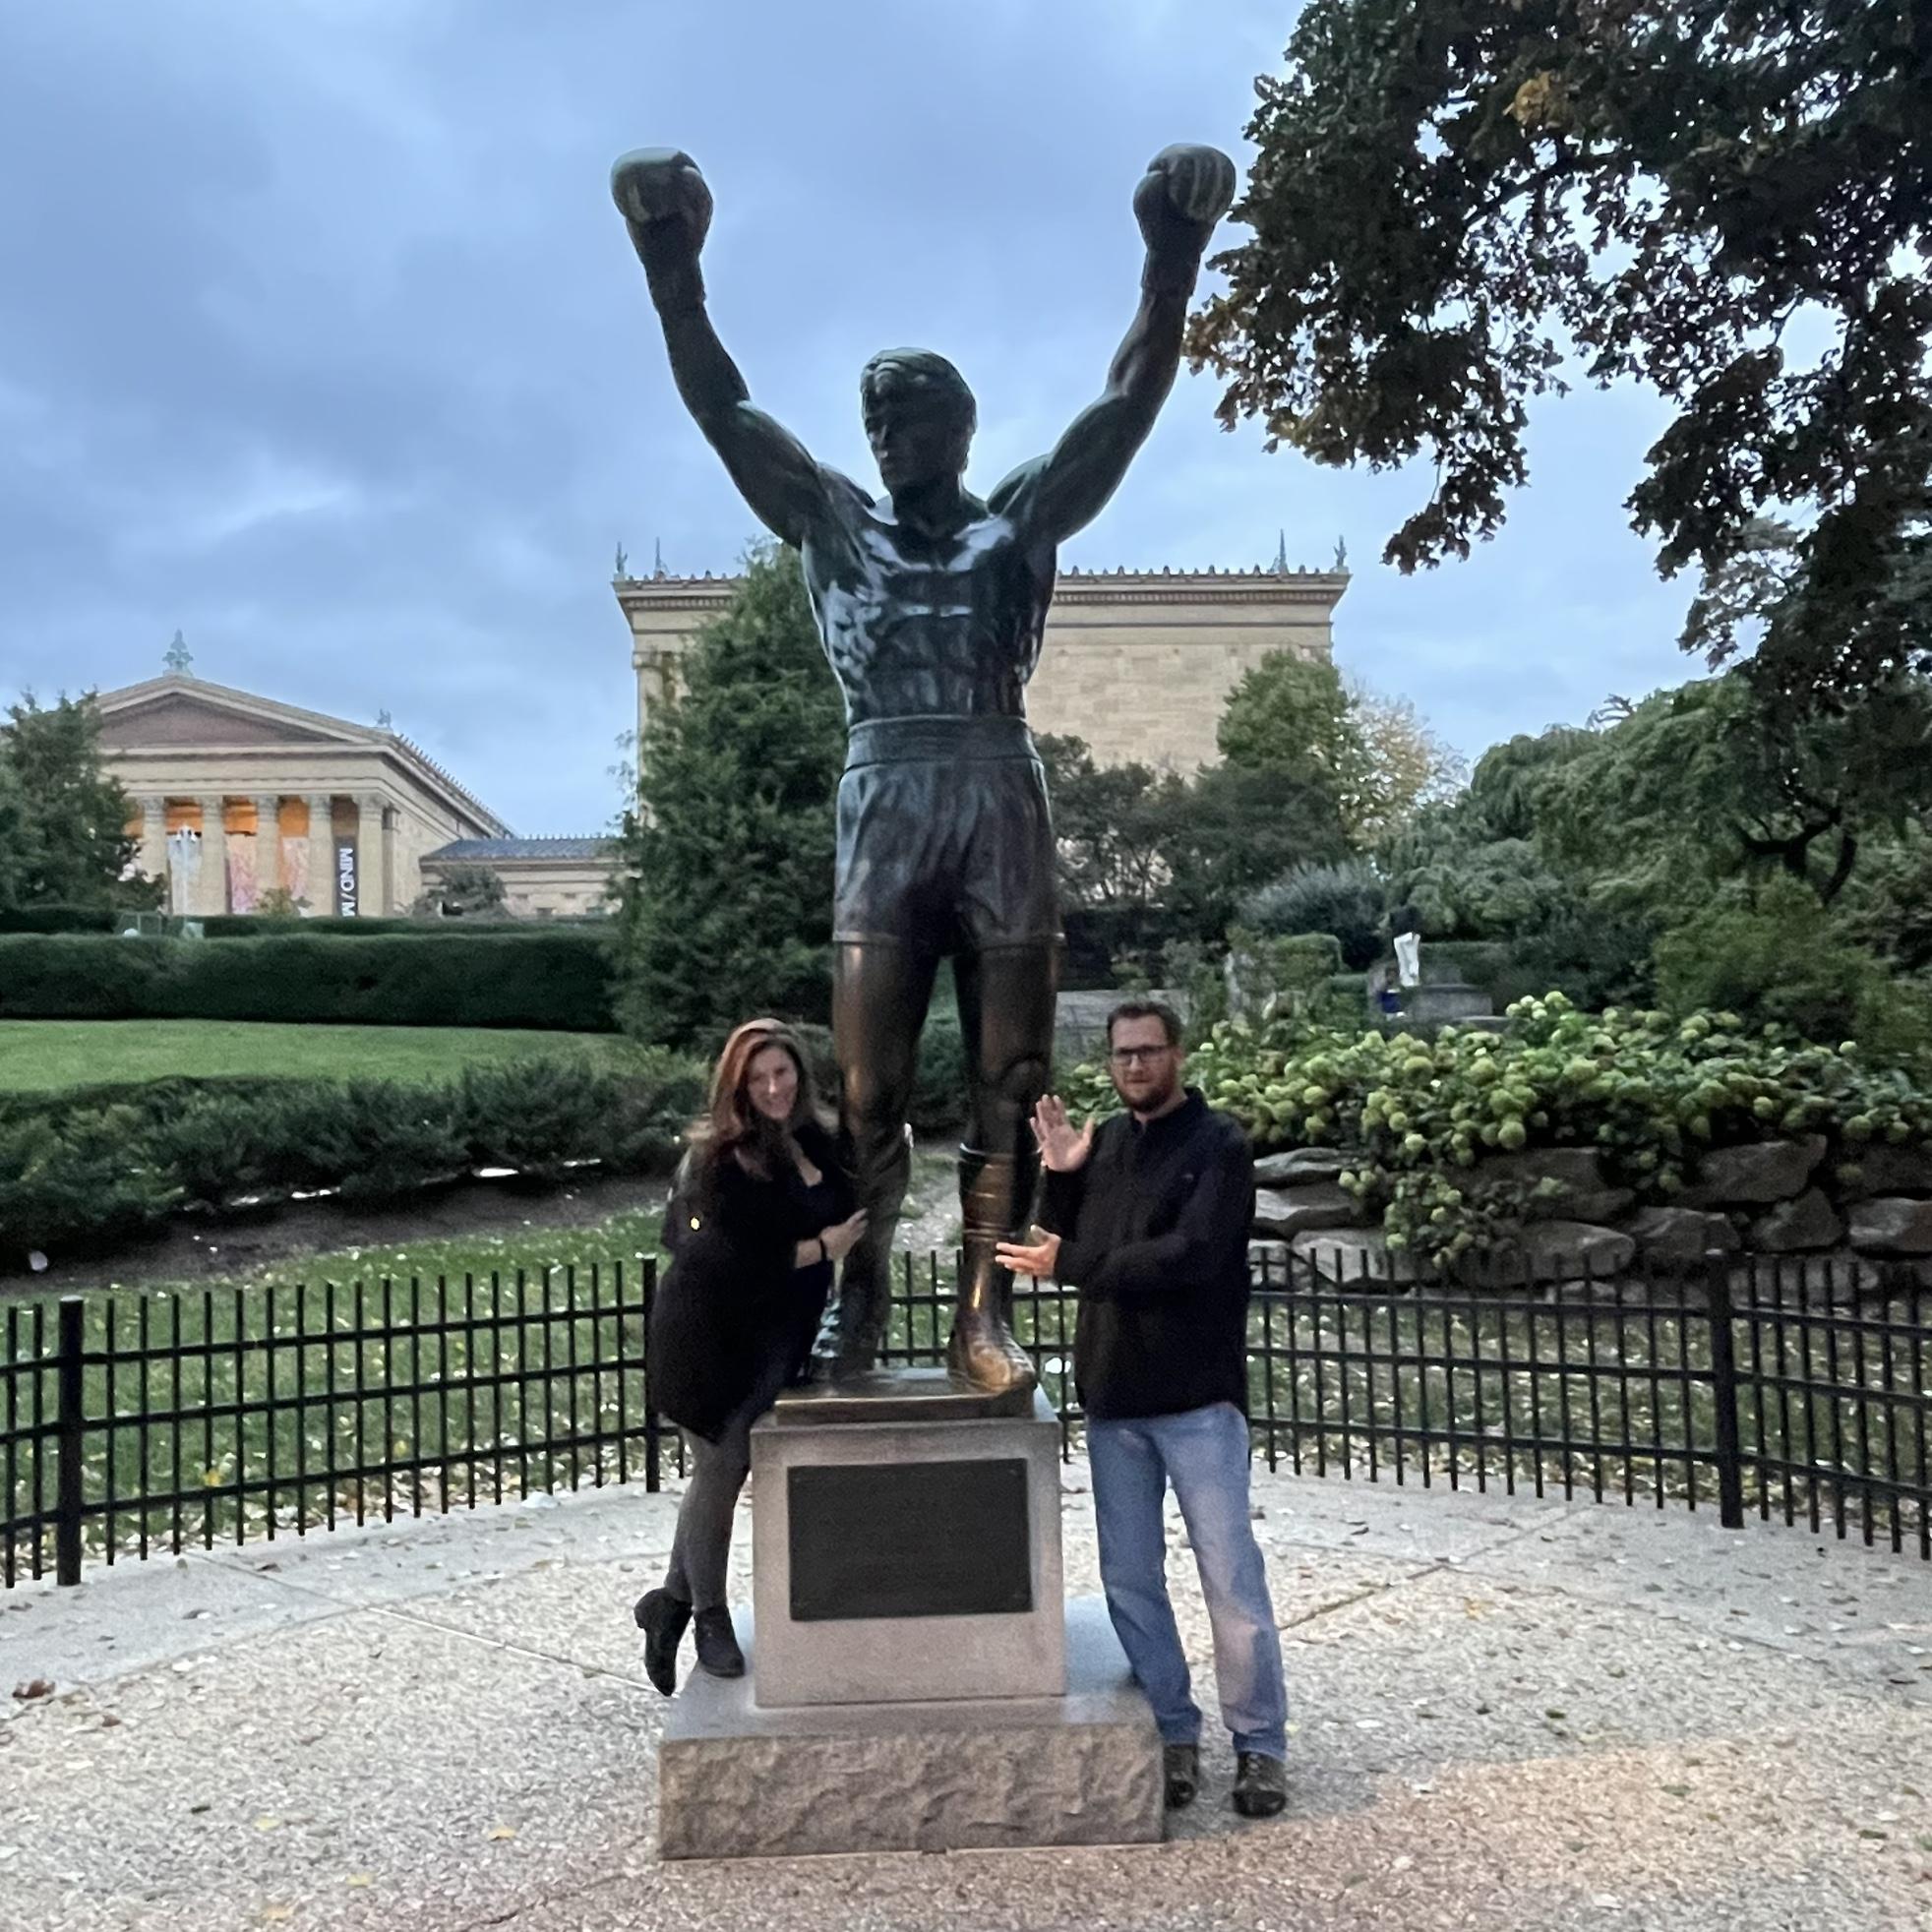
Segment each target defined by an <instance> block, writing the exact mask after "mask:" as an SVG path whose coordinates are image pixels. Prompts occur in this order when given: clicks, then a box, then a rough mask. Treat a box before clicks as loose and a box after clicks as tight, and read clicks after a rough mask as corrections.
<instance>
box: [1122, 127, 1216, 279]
mask: <svg viewBox="0 0 1932 1932" xmlns="http://www.w3.org/2000/svg"><path fill="white" fill-rule="evenodd" d="M1234 203H1235V164H1234V162H1233V161H1231V160H1230V159H1229V158H1228V156H1227V155H1226V154H1224V153H1223V152H1222V151H1221V150H1220V149H1219V148H1199V147H1193V146H1190V145H1182V146H1179V147H1175V148H1163V149H1162V150H1161V151H1160V152H1159V153H1158V154H1156V155H1155V156H1154V158H1153V159H1152V160H1151V161H1149V162H1148V164H1147V172H1146V173H1145V174H1144V175H1142V176H1141V178H1140V185H1139V186H1138V187H1137V188H1136V189H1135V190H1134V192H1133V211H1134V218H1135V219H1136V220H1138V221H1139V223H1140V232H1141V234H1142V236H1143V237H1144V238H1145V240H1146V242H1147V246H1148V247H1149V248H1150V249H1152V250H1153V251H1154V252H1155V253H1156V254H1161V255H1181V254H1192V255H1194V256H1199V255H1200V254H1201V253H1202V252H1203V250H1205V249H1206V247H1207V245H1208V237H1209V236H1210V235H1212V234H1213V232H1214V224H1215V223H1216V222H1217V221H1219V220H1220V219H1221V217H1222V216H1223V215H1224V214H1226V213H1227V212H1228V211H1229V209H1231V208H1232V207H1233V206H1234Z"/></svg>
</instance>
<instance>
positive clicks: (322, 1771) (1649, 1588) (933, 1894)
mask: <svg viewBox="0 0 1932 1932" xmlns="http://www.w3.org/2000/svg"><path fill="white" fill-rule="evenodd" d="M1066 1477H1067V1489H1068V1493H1067V1497H1066V1527H1067V1568H1068V1573H1069V1578H1070V1585H1071V1588H1073V1589H1074V1590H1076V1591H1090V1590H1093V1589H1095V1588H1096V1587H1097V1586H1096V1577H1095V1567H1094V1554H1093V1533H1092V1520H1091V1513H1090V1510H1089V1508H1088V1503H1087V1498H1086V1496H1085V1495H1084V1494H1083V1493H1082V1492H1081V1489H1080V1486H1079V1485H1080V1483H1081V1482H1082V1481H1083V1479H1084V1472H1083V1471H1082V1470H1080V1469H1079V1468H1078V1467H1077V1466H1076V1467H1074V1468H1072V1469H1069V1470H1068V1471H1067V1473H1066ZM1256 1502H1257V1508H1258V1509H1259V1510H1260V1511H1261V1512H1262V1514H1261V1521H1260V1523H1259V1528H1260V1531H1261V1533H1262V1535H1263V1536H1264V1538H1265V1539H1266V1541H1267V1544H1268V1550H1269V1558H1270V1567H1271V1573H1272V1576H1273V1579H1274V1585H1275V1592H1276V1603H1277V1607H1278V1610H1279V1613H1280V1617H1281V1622H1282V1628H1283V1633H1284V1638H1285V1641H1286V1643H1287V1644H1288V1646H1289V1650H1288V1663H1289V1671H1290V1686H1291V1692H1292V1694H1293V1696H1294V1698H1295V1700H1296V1704H1297V1717H1298V1724H1297V1727H1296V1734H1295V1736H1294V1737H1293V1739H1292V1740H1291V1741H1292V1747H1293V1753H1294V1798H1293V1802H1292V1803H1291V1805H1290V1808H1289V1811H1288V1813H1287V1814H1286V1816H1284V1817H1283V1818H1281V1819H1278V1820H1275V1821H1272V1822H1270V1823H1268V1824H1266V1825H1261V1826H1252V1825H1243V1824H1241V1823H1240V1822H1239V1821H1238V1820H1237V1819H1236V1818H1235V1817H1234V1815H1233V1814H1232V1812H1231V1811H1230V1810H1229V1809H1228V1807H1227V1805H1226V1802H1225V1788H1226V1781H1227V1778H1228V1775H1229V1772H1230V1769H1231V1768H1230V1766H1229V1764H1228V1762H1227V1758H1226V1754H1225V1751H1223V1752H1221V1753H1219V1754H1216V1755H1215V1756H1214V1758H1213V1759H1212V1761H1211V1762H1210V1765H1209V1788H1208V1791H1207V1793H1206V1795H1205V1796H1204V1798H1203V1801H1202V1802H1201V1803H1200V1804H1199V1805H1197V1806H1196V1808H1195V1809H1194V1811H1192V1812H1191V1813H1188V1814H1185V1815H1184V1817H1183V1818H1182V1819H1181V1821H1180V1822H1179V1824H1178V1827H1177V1830H1176V1833H1175V1836H1174V1838H1173V1840H1172V1841H1170V1842H1169V1843H1167V1844H1165V1845H1162V1846H1158V1847H1141V1848H1137V1849H1132V1850H1107V1851H1079V1852H1064V1851H1036V1852H972V1853H950V1854H946V1855H943V1856H919V1855H912V1854H907V1855H899V1856H891V1857H868V1858H821V1859H811V1860H800V1861H788V1862H774V1861H753V1862H749V1863H741V1864H731V1865H722V1864H719V1865H690V1866H670V1867H666V1866H660V1865H659V1864H657V1863H656V1861H655V1860H654V1858H653V1856H652V1851H651V1843H652V1826H653V1807H654V1802H655V1796H654V1777H653V1762H654V1760H653V1752H654V1746H655V1743H656V1739H657V1735H658V1730H659V1724H660V1721H661V1717H662V1711H663V1706H662V1705H661V1704H660V1702H659V1701H658V1699H657V1698H656V1697H655V1695H654V1694H653V1693H652V1692H651V1690H650V1689H649V1687H648V1686H647V1685H646V1683H645V1682H644V1679H643V1674H642V1671H641V1669H640V1668H639V1664H638V1660H637V1657H636V1650H635V1633H634V1631H633V1630H632V1628H631V1626H630V1622H629V1617H628V1609H629V1605H630V1602H631V1600H633V1598H634V1597H635V1596H636V1595H637V1593H638V1592H639V1591H640V1590H641V1589H642V1588H643V1587H644V1586H645V1584H646V1583H648V1582H650V1581H652V1580H654V1578H655V1575H656V1573H657V1571H658V1569H659V1567H660V1565H661V1563H662V1561H663V1557H664V1553H665V1550H666V1547H667V1544H668V1540H669V1536H670V1530H671V1523H672V1515H673V1512H674V1510H675V1508H676V1499H675V1497H672V1496H668V1495H667V1496H657V1497H653V1496H646V1495H645V1494H644V1493H643V1492H642V1491H641V1490H606V1491H604V1492H602V1493H601V1494H593V1495H585V1496H581V1497H576V1498H569V1499H564V1500H562V1501H559V1502H556V1503H552V1502H550V1501H549V1500H548V1499H545V1500H544V1501H543V1502H542V1503H541V1504H536V1505H525V1506H522V1507H506V1508H503V1509H500V1510H496V1511H485V1512H478V1513H477V1514H476V1515H474V1516H463V1517H461V1518H453V1519H450V1520H448V1521H440V1522H426V1523H423V1524H421V1525H409V1526H397V1527H395V1528H392V1529H388V1530H375V1531H370V1532H366V1533H360V1534H338V1535H335V1536H333V1537H329V1536H317V1537H312V1538H310V1539H309V1540H306V1541H302V1542H284V1543H277V1544H275V1545H272V1546H271V1545H268V1544H262V1545H254V1546H251V1547H249V1548H246V1549H241V1550H230V1551H224V1552H218V1553H215V1554H213V1555H205V1556H196V1557H191V1558H186V1559H181V1560H178V1561H177V1560H176V1559H173V1558H166V1559H161V1560H159V1561H154V1562H151V1563H149V1564H147V1565H146V1566H142V1565H138V1564H130V1565H127V1566H125V1567H118V1566H117V1568H116V1569H115V1570H114V1571H113V1572H112V1573H111V1574H109V1573H105V1572H95V1573H94V1576H93V1579H92V1580H91V1581H90V1582H89V1583H88V1584H87V1585H86V1586H84V1587H83V1588H82V1589H80V1590H75V1591H60V1592H56V1591H55V1590H53V1589H52V1588H51V1587H44V1588H43V1587H39V1586H33V1587H30V1588H27V1589H22V1590H17V1591H15V1592H13V1593H11V1594H10V1595H9V1596H7V1597H5V1598H0V1702H4V1703H5V1704H6V1706H7V1710H6V1715H4V1716H0V1926H4V1927H5V1928H8V1932H14V1929H15V1928H19V1932H27V1928H32V1932H81V1929H82V1928H86V1929H87V1932H93V1928H105V1927H124V1926H140V1927H148V1928H154V1929H155V1932H160V1928H181V1932H190V1928H192V1932H226V1928H229V1927H253V1926H258V1925H264V1924H281V1923H285V1924H290V1925H295V1926H301V1927H350V1926H353V1927H358V1928H363V1927H374V1928H389V1927H395V1928H397V1929H398V1932H402V1929H403V1928H408V1929H409V1932H418V1928H419V1929H420V1932H457V1929H458V1928H465V1929H467V1928H482V1927H486V1926H490V1927H495V1926H506V1927H511V1928H513V1932H617V1929H618V1928H649V1929H650V1932H686V1928H691V1929H692V1932H696V1929H697V1928H704V1929H705V1932H758V1929H759V1928H765V1927H771V1928H783V1932H816V1928H821V1927H822V1928H826V1932H874V1928H877V1929H878V1932H922V1929H923V1928H947V1932H953V1929H954V1928H956V1929H957V1932H994V1929H995V1928H999V1929H1000V1932H1006V1929H1007V1928H1010V1929H1012V1932H1048V1928H1060V1927H1066V1928H1075V1927H1078V1928H1082V1932H1088V1929H1090V1928H1091V1929H1092V1932H1099V1928H1146V1932H1156V1929H1157V1928H1158V1929H1159V1932H1206V1928H1216V1929H1217V1932H1218V1929H1219V1928H1228V1932H1234V1929H1235V1928H1239V1932H1268V1929H1269V1928H1290V1927H1293V1928H1297V1932H1325V1929H1326V1928H1331V1927H1334V1928H1342V1927H1349V1928H1363V1927H1399V1928H1404V1932H1411V1929H1412V1928H1413V1932H1423V1929H1424V1928H1426V1929H1427V1932H1437V1929H1438V1928H1449V1927H1462V1926H1471V1927H1475V1926H1480V1927H1482V1928H1485V1932H1561V1929H1562V1928H1567V1927H1592V1928H1606V1929H1612V1932H1614V1929H1619V1928H1633V1927H1642V1928H1658V1932H1690V1929H1691V1928H1696V1932H1729V1928H1732V1927H1737V1928H1745V1927H1748V1928H1750V1932H1783V1928H1792V1932H1797V1928H1803V1932H1830V1929H1831V1928H1839V1927H1844V1928H1854V1927H1855V1928H1857V1932H1893V1929H1894V1928H1932V1568H1928V1567H1927V1566H1926V1565H1924V1564H1921V1563H1919V1562H1917V1561H1916V1560H1914V1559H1910V1558H1901V1557H1894V1556H1891V1555H1889V1554H1886V1553H1882V1552H1881V1553H1873V1552H1869V1551H1866V1550H1864V1549H1862V1548H1859V1547H1857V1546H1855V1545H1840V1544H1838V1543H1836V1542H1833V1541H1830V1540H1825V1541H1821V1540H1819V1539H1816V1538H1813V1537H1809V1536H1807V1535H1806V1534H1804V1533H1803V1532H1802V1531H1786V1530H1781V1529H1771V1528H1767V1527H1762V1526H1753V1527H1752V1528H1751V1529H1750V1530H1748V1531H1745V1532H1743V1533H1739V1534H1728V1533H1726V1532H1724V1531H1722V1530H1721V1529H1719V1528H1718V1527H1717V1525H1716V1524H1715V1522H1713V1521H1712V1520H1711V1519H1710V1518H1708V1517H1706V1516H1704V1515H1702V1514H1700V1515H1699V1516H1697V1517H1695V1518H1693V1517H1687V1516H1685V1515H1683V1514H1681V1513H1680V1512H1677V1511H1674V1510H1673V1511H1671V1512H1668V1513H1662V1514H1660V1513H1658V1512H1655V1511H1649V1510H1626V1509H1624V1508H1622V1507H1620V1506H1616V1505H1595V1504H1588V1503H1580V1504H1574V1505H1567V1504H1563V1503H1560V1502H1543V1503H1540V1502H1537V1501H1535V1500H1532V1499H1526V1498H1515V1499H1510V1498H1505V1497H1502V1496H1500V1495H1491V1496H1488V1497H1481V1496H1477V1495H1472V1494H1468V1493H1465V1494H1463V1495H1450V1494H1447V1493H1444V1492H1440V1491H1437V1492H1430V1493H1425V1492H1423V1491H1420V1490H1419V1489H1416V1488H1396V1487H1394V1486H1392V1485H1389V1484H1375V1485H1370V1484H1367V1483H1362V1482H1356V1483H1348V1482H1343V1481H1339V1480H1334V1481H1328V1482H1319V1481H1313V1480H1307V1481H1297V1480H1294V1479H1288V1478H1272V1479H1271V1478H1263V1479H1259V1480H1258V1482H1257V1498H1256ZM748 1540H749V1538H743V1537H741V1543H743V1542H745V1541H748ZM1176 1540H1177V1544H1178V1531H1177V1532H1176ZM1187 1634H1188V1639H1189V1642H1190V1644H1191V1645H1192V1646H1193V1647H1194V1648H1195V1650H1196V1652H1197V1654H1201V1653H1202V1652H1203V1637H1204V1631H1203V1629H1202V1626H1201V1620H1200V1618H1199V1617H1198V1615H1196V1616H1194V1617H1193V1618H1191V1619H1190V1621H1189V1625H1188V1633H1187ZM36 1677H46V1678H51V1679H53V1680H55V1684H56V1689H55V1691H54V1693H53V1694H52V1695H51V1696H48V1697H41V1698H36V1699H33V1700H30V1701H27V1702H20V1701H15V1700H8V1699H6V1698H5V1695H4V1694H5V1691H7V1690H11V1689H12V1687H13V1686H14V1685H15V1684H17V1683H19V1684H24V1683H26V1682H28V1681H29V1680H31V1679H33V1678H36Z"/></svg>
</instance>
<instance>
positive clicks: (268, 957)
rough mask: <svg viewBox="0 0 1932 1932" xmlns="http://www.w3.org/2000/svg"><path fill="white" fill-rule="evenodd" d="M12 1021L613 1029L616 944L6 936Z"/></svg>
mask: <svg viewBox="0 0 1932 1932" xmlns="http://www.w3.org/2000/svg"><path fill="white" fill-rule="evenodd" d="M0 1019H22V1020H51V1019H79V1020H132V1019H183V1020H189V1019H193V1020H288V1021H300V1022H304V1023H317V1022H328V1021H332V1020H341V1021H355V1022H359V1023H361V1024H364V1025H374V1026H506V1027H538V1028H555V1029H557V1030H559V1031H562V1032H568V1033H608V1032H613V1031H615V1029H616V1021H615V1019H614V1018H613V1016H612V1012H611V956H610V952H609V948H608V944H607V939H606V936H605V935H604V934H603V933H593V932H557V931H552V930H546V931H536V932H523V933H516V934H510V933H506V932H503V931H501V930H492V931H489V932H477V931H470V932H463V933H449V932H443V933H426V934H423V935H421V936H413V937H410V938H406V939H405V938H395V937H381V936H379V937H375V938H369V937H364V936H357V937H354V938H346V937H345V938H319V937H312V936H310V935H308V934H306V933H283V934H277V935H276V936H273V937H270V938H257V939H229V940H224V941H223V942H222V943H220V944H219V945H213V944H208V943H205V942H202V941H198V940H194V939H132V938H114V937H111V936H110V937H100V936H83V935H66V936H29V935H13V936H5V937H0Z"/></svg>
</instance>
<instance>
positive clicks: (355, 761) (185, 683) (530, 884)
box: [95, 669, 609, 918]
mask: <svg viewBox="0 0 1932 1932" xmlns="http://www.w3.org/2000/svg"><path fill="white" fill-rule="evenodd" d="M95 705H96V708H97V710H98V712H99V716H100V742H101V754H102V759H103V762H104V763H105V765H106V766H107V769H108V770H109V771H110V772H111V773H112V774H113V775H114V776H115V777H116V778H118V779H119V780H120V782H121V784H122V786H123V788H124V789H125V790H126V791H127V793H128V795H129V797H130V798H131V799H132V800H133V802H134V806H135V811H136V818H135V820H134V822H133V823H132V824H131V826H130V827H129V830H130V832H131V833H132V834H133V835H134V836H135V837H137V838H139V839H140V841H141V850H140V854H139V857H138V859H137V861H136V863H137V866H138V867H139V869H140V871H141V872H143V873H144V874H146V875H148V876H149V877H151V878H159V879H164V880H165V881H166V882H167V899H166V905H167V909H168V910H169V911H170V912H175V913H180V914H183V915H185V916H187V917H190V918H193V917H197V916H208V915H213V914H220V913H252V912H255V911H257V910H259V909H260V907H261V905H262V902H263V900H264V899H265V898H266V897H267V896H268V895H269V894H270V893H272V892H275V891H277V890H279V891H283V892H286V893H287V894H288V895H289V897H290V898H291V899H293V900H295V901H297V902H298V903H299V904H300V905H301V906H302V907H303V909H304V910H305V911H307V912H309V913H311V914H318V913H321V914H331V915H336V916H350V917H361V918H382V917H384V916H386V915H391V914H395V913H402V912H406V911H407V910H408V909H409V907H410V906H411V905H412V904H414V903H415V901H416V900H417V899H418V898H419V897H421V896H422V895H423V893H424V892H425V891H426V890H432V889H433V888H434V887H435V885H436V884H437V883H439V882H440V880H441V879H442V877H443V876H444V875H447V873H448V871H449V869H450V868H451V867H452V866H453V865H487V866H488V867H489V868H490V869H491V871H493V872H495V873H496V874H497V875H498V876H499V877H501V878H502V879H503V881H504V886H505V890H506V893H507V896H508V903H509V909H510V910H511V911H512V912H514V913H518V914H522V915H525V916H530V917H538V918H541V917H547V916H555V915H559V914H571V913H577V914H581V913H594V912H597V911H599V910H601V907H602V901H603V893H604V881H605V879H606V877H607V876H608V871H609V868H608V861H607V860H606V859H604V857H603V853H604V850H605V847H604V841H603V840H601V839H595V838H590V839H519V838H514V837H512V836H511V835H510V828H509V827H508V826H507V825H506V824H505V823H504V822H503V820H502V819H501V818H499V817H498V816H497V815H496V814H495V813H494V812H492V811H491V810H490V809H489V807H488V806H486V805H485V804H483V802H482V801H481V800H480V799H478V798H477V797H476V795H475V794H474V793H473V792H471V791H469V790H468V789H467V788H466V787H465V786H463V785H461V784H459V783H458V782H457V780H456V779H454V778H453V777H452V776H451V774H450V773H449V772H447V771H445V770H444V769H443V767H442V766H441V765H439V764H438V763H436V761H435V760H434V759H433V758H431V757H430V756H429V755H427V754H426V753H425V752H424V751H423V750H422V749H421V748H420V747H419V746H416V745H414V744H412V743H411V742H410V741H409V740H408V739H407V738H405V737H403V736H402V735H401V733H399V732H396V731H393V730H391V729H389V728H388V727H387V726H384V725H359V724H351V723H350V722H349V721H348V720H347V719H345V718H335V717H330V716H328V715H326V714H325V713H323V712H320V711H305V710H302V709H300V708H298V707H297V706H295V705H293V704H284V703H281V702H280V701H278V700H277V699H274V698H270V697H261V696H257V695H256V694H253V693H250V692H244V691H235V690H231V689H230V688H229V687H228V686H226V685H217V684H211V683H209V682H208V681H207V680H206V679H202V678H197V677H195V676H193V675H192V674H191V673H190V672H188V671H187V670H185V669H176V670H170V671H168V672H167V673H166V674H165V675H163V676H161V677H158V678H151V679H149V680H148V681H146V682H145V683H143V684H138V685H128V686H126V687H125V688H123V689H122V690H119V691H108V692H102V693H101V694H99V695H98V696H97V697H96V699H95Z"/></svg>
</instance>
